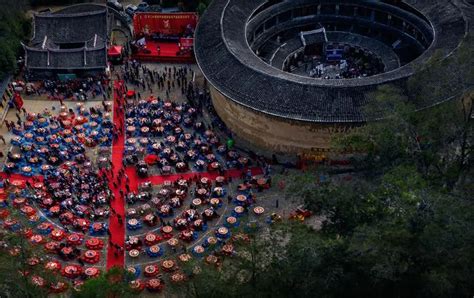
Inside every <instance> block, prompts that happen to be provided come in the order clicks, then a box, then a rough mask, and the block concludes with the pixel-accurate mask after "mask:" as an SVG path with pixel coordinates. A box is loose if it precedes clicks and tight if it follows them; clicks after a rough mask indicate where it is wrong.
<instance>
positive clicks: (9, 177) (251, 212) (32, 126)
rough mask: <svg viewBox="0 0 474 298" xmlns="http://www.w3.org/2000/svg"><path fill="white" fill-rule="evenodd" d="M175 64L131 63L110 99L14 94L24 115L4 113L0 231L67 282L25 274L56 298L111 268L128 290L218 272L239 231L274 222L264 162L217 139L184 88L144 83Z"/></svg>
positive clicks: (171, 71) (218, 133)
mask: <svg viewBox="0 0 474 298" xmlns="http://www.w3.org/2000/svg"><path fill="white" fill-rule="evenodd" d="M186 67H189V66H182V67H172V66H169V67H168V68H167V69H166V70H164V69H163V67H162V66H156V65H153V64H150V65H147V66H143V68H141V67H138V68H136V70H138V71H137V72H135V73H134V77H135V79H137V80H128V79H127V81H128V83H127V82H125V81H124V80H122V78H123V77H128V76H127V75H125V73H126V72H127V70H126V69H125V68H124V67H123V68H120V69H118V70H117V71H116V73H115V74H114V78H113V80H110V81H108V83H107V84H106V85H104V86H103V88H104V90H109V89H110V90H112V92H111V94H110V95H111V96H110V100H109V98H107V97H105V98H104V97H102V96H98V95H96V96H95V97H92V98H91V99H90V100H89V101H78V100H70V99H69V98H67V97H65V98H61V102H59V100H57V99H56V100H54V99H52V98H47V99H45V98H44V96H42V95H40V94H38V93H34V94H30V95H26V94H25V95H24V109H25V111H26V112H25V111H20V112H19V111H16V110H15V109H11V110H10V111H9V114H8V115H7V118H6V121H7V122H8V121H11V120H9V119H12V118H13V119H14V118H15V117H16V118H17V119H16V120H17V121H16V122H15V123H14V124H13V125H11V126H10V125H9V128H10V131H7V132H5V133H4V135H5V137H6V139H7V140H9V141H10V144H11V147H10V150H9V151H8V153H7V154H6V156H5V162H4V164H3V172H2V177H3V179H2V184H1V186H2V188H1V207H2V208H1V224H2V226H3V227H4V228H5V229H7V230H8V231H12V232H17V233H19V234H21V235H22V236H24V237H26V238H25V239H26V240H27V241H29V242H30V243H31V244H32V245H33V247H34V249H38V251H40V252H41V254H44V255H45V257H38V258H35V259H32V260H29V262H30V261H31V264H32V266H44V267H45V268H47V269H48V270H51V271H53V272H56V273H57V274H59V275H61V276H63V277H64V278H65V280H66V281H68V282H64V283H63V282H60V283H58V284H55V285H46V284H45V281H44V279H43V278H42V277H41V276H36V275H35V276H32V277H31V278H32V279H33V280H34V282H35V283H36V284H38V285H40V286H45V287H50V290H51V291H53V292H62V291H66V290H67V289H68V287H70V286H72V287H75V288H79V287H80V285H81V284H82V283H83V282H84V281H85V280H86V279H88V278H91V277H96V276H98V275H99V274H100V273H101V272H104V271H105V270H107V269H110V268H112V267H113V266H119V267H124V268H126V269H127V270H128V271H129V272H131V273H132V275H133V276H134V279H133V280H131V281H130V285H131V287H132V288H134V289H135V290H137V291H141V290H143V289H145V288H146V289H148V290H149V291H161V290H162V289H163V287H164V285H165V284H166V283H168V282H182V281H184V280H186V279H187V278H188V275H187V273H186V272H184V270H183V268H184V267H185V265H186V264H185V263H186V262H189V261H190V260H192V259H195V260H202V262H203V263H206V264H210V265H212V266H220V264H221V263H222V259H223V258H226V257H232V255H234V254H235V253H238V252H236V251H235V245H234V244H235V242H236V241H241V239H242V237H244V238H245V234H243V233H244V232H243V231H245V230H246V229H260V228H264V227H265V226H266V225H268V224H271V222H272V221H273V220H275V219H276V215H275V214H273V215H272V213H274V212H275V200H274V199H270V198H271V197H272V196H274V195H271V196H268V198H267V199H263V198H264V197H267V195H266V193H267V192H272V191H271V190H269V189H270V188H271V183H272V182H271V175H270V165H269V164H267V162H266V161H265V159H263V158H261V157H255V156H253V158H251V157H250V156H249V154H248V153H246V152H243V151H242V150H240V149H237V148H235V147H233V143H229V142H227V139H226V138H228V136H227V135H226V133H225V132H224V131H223V130H221V129H220V127H219V126H218V125H215V121H212V120H211V119H212V117H211V115H210V112H209V111H208V110H207V108H206V107H205V106H201V105H196V104H195V102H196V101H195V100H189V97H188V95H189V92H188V91H189V90H185V89H183V88H180V87H179V86H178V84H177V83H176V84H175V82H173V84H169V88H166V86H165V87H164V88H160V87H159V86H158V85H159V84H160V83H159V80H157V79H156V78H155V80H154V81H155V84H153V83H151V77H150V76H152V77H153V76H154V74H155V73H156V74H158V75H159V76H160V75H163V76H168V79H169V80H171V81H173V80H174V79H173V77H174V76H176V75H175V73H184V69H185V68H186ZM131 69H133V67H132V68H130V69H129V70H128V71H129V72H132V70H131ZM194 71H195V69H193V70H191V68H189V69H188V71H187V74H186V75H185V76H186V78H187V79H188V80H190V81H191V80H192V76H193V75H194ZM180 79H181V80H183V79H184V78H182V77H180ZM142 80H143V82H149V84H151V86H147V87H145V88H144V87H143V86H142V85H141V83H140V82H141V81H142ZM147 84H148V83H144V85H147ZM154 85H156V86H154ZM109 87H110V88H109ZM148 87H151V91H154V92H151V91H150V88H148ZM199 93H201V92H198V91H197V90H194V91H193V92H192V94H195V95H197V94H199ZM59 95H61V93H59ZM195 95H193V96H195ZM38 98H41V99H40V101H41V105H37V104H35V103H37V101H36V100H38ZM30 106H31V108H30ZM2 129H3V130H5V126H4V128H2ZM273 193H274V191H273ZM18 249H19V248H17V247H12V248H10V249H9V252H10V253H11V254H12V255H15V254H17V253H18Z"/></svg>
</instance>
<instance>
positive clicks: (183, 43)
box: [179, 38, 194, 48]
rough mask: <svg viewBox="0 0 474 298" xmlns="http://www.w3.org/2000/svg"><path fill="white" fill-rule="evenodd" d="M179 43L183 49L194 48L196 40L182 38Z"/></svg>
mask: <svg viewBox="0 0 474 298" xmlns="http://www.w3.org/2000/svg"><path fill="white" fill-rule="evenodd" d="M179 43H180V44H181V46H182V47H183V48H192V47H193V44H194V38H180V39H179Z"/></svg>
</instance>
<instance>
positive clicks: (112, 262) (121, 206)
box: [107, 81, 125, 269]
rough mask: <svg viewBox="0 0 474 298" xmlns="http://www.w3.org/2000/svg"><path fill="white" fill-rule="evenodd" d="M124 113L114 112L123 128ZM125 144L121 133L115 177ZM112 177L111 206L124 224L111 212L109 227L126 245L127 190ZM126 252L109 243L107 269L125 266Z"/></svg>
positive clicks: (114, 157)
mask: <svg viewBox="0 0 474 298" xmlns="http://www.w3.org/2000/svg"><path fill="white" fill-rule="evenodd" d="M119 86H120V83H119V82H117V81H116V82H114V101H115V100H116V99H117V98H118V96H119V95H118V91H117V88H118V87H119ZM123 116H124V115H123V114H120V113H117V111H115V112H114V123H115V124H116V125H117V127H118V128H119V129H120V130H122V132H123V127H120V125H119V122H120V119H121V118H122V117H123ZM123 146H124V136H123V134H120V135H119V137H118V139H117V140H116V141H115V143H114V144H113V146H112V165H113V172H114V178H116V177H117V176H118V171H119V170H120V168H121V167H122V157H123ZM109 179H110V189H111V190H112V191H113V193H114V195H115V200H113V201H111V202H110V206H111V207H112V208H113V209H114V210H115V212H116V213H117V214H118V215H120V216H121V217H122V224H120V223H119V221H118V218H117V216H115V215H113V214H112V213H110V216H109V229H110V233H111V239H110V240H111V241H112V242H113V243H115V244H118V245H120V246H121V247H124V244H125V201H124V198H121V197H120V192H119V191H120V187H122V189H123V190H124V191H125V188H124V184H123V183H120V185H119V188H114V187H113V184H112V180H113V179H112V178H111V177H109ZM124 261H125V259H124V252H123V251H122V252H119V251H117V250H116V249H115V248H114V247H113V246H111V245H109V247H108V250H107V269H110V268H112V267H114V266H118V267H123V266H124Z"/></svg>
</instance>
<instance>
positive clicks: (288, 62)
mask: <svg viewBox="0 0 474 298" xmlns="http://www.w3.org/2000/svg"><path fill="white" fill-rule="evenodd" d="M473 11H474V8H473V6H472V4H471V3H470V2H469V1H467V0H416V1H415V0H403V1H395V0H394V1H374V0H371V1H370V0H359V1H344V0H320V1H315V0H280V1H277V0H273V1H272V0H215V1H213V2H212V4H211V5H210V6H209V7H208V9H207V11H206V13H205V14H204V16H203V17H202V18H201V20H200V23H199V25H198V28H197V31H196V49H195V51H196V59H197V62H198V65H199V67H200V68H201V70H202V72H203V74H204V76H205V77H206V79H207V80H208V82H209V84H210V86H211V96H212V101H213V104H214V107H215V109H216V111H217V113H218V115H219V116H220V117H221V119H222V120H223V121H224V122H225V123H226V124H227V126H228V127H229V128H231V129H232V130H233V131H234V132H235V133H236V135H237V136H238V137H240V138H242V139H245V140H248V141H249V142H251V143H254V144H256V145H257V146H258V147H261V148H266V149H270V150H273V151H277V152H299V153H301V152H314V151H325V150H328V149H329V148H330V139H331V136H332V135H333V134H334V133H337V132H343V131H345V130H347V129H348V128H351V127H354V126H360V125H362V124H363V123H365V122H367V121H370V120H371V119H367V117H365V116H364V113H363V107H364V105H366V104H367V103H369V102H371V101H373V100H374V91H375V90H377V88H379V86H383V85H387V84H394V85H397V86H401V87H403V86H406V82H407V80H408V79H409V78H410V77H411V76H413V75H414V74H415V73H416V72H417V71H421V70H420V69H421V68H422V66H423V65H424V64H426V63H427V61H428V60H429V59H430V58H431V57H432V56H433V55H434V54H435V53H441V55H442V56H443V57H447V56H449V55H451V54H452V53H454V52H455V51H456V50H457V48H458V47H459V45H460V43H461V42H462V41H463V39H464V38H465V36H466V35H467V34H468V33H469V32H470V31H471V30H472V28H471V27H472V22H470V20H472V17H473ZM455 82H456V78H455V75H454V76H453V86H452V88H449V89H450V90H446V93H440V94H438V96H436V97H432V98H429V99H426V100H424V101H423V104H422V106H419V108H425V107H429V106H433V105H436V104H438V103H441V102H443V101H446V100H447V98H448V97H449V96H451V95H452V94H453V92H455V91H456V88H457V87H458V86H457V85H456V83H455Z"/></svg>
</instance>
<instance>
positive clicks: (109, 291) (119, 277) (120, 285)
mask: <svg viewBox="0 0 474 298" xmlns="http://www.w3.org/2000/svg"><path fill="white" fill-rule="evenodd" d="M128 280H130V276H129V273H128V272H127V271H125V270H124V269H122V268H118V267H114V268H112V269H110V270H108V271H107V272H105V273H102V274H101V275H100V276H99V277H97V278H93V279H89V280H87V281H86V282H85V283H84V284H83V285H82V287H81V289H80V291H74V292H73V293H72V296H73V297H77V298H94V297H96V298H102V297H109V298H113V297H117V298H119V297H120V298H122V297H134V296H135V294H134V293H133V291H132V290H131V289H130V287H129V285H128Z"/></svg>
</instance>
